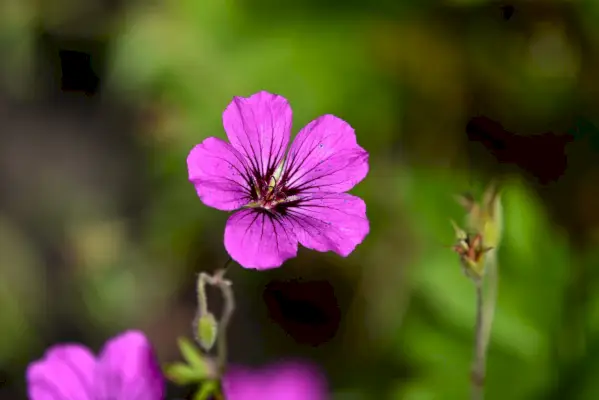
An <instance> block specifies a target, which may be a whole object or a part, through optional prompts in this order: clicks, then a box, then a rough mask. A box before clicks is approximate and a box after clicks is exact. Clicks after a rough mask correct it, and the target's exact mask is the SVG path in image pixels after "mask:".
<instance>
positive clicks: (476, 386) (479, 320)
mask: <svg viewBox="0 0 599 400" xmlns="http://www.w3.org/2000/svg"><path fill="white" fill-rule="evenodd" d="M474 285H475V287H476V322H475V326H474V362H473V364H472V376H471V380H472V400H482V399H484V397H485V393H484V390H485V364H486V349H485V337H484V335H485V333H484V309H483V307H484V299H483V284H482V281H481V280H480V279H477V280H475V281H474Z"/></svg>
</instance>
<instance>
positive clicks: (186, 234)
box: [0, 0, 599, 400]
mask: <svg viewBox="0 0 599 400" xmlns="http://www.w3.org/2000/svg"><path fill="white" fill-rule="evenodd" d="M26 3H27V2H18V1H12V2H10V1H9V2H4V3H2V4H0V43H2V46H1V47H0V49H4V48H6V49H10V51H9V52H8V53H7V55H6V59H5V61H3V62H2V66H0V71H1V73H2V74H1V75H0V78H2V79H0V82H2V84H3V85H8V86H6V87H7V88H8V90H10V91H11V93H13V94H19V93H27V91H26V90H24V89H23V88H27V85H28V84H31V85H34V83H32V82H27V79H25V80H23V75H27V71H28V69H27V66H30V63H29V62H28V60H30V59H32V58H34V52H33V50H32V40H33V35H34V28H33V26H35V23H34V22H32V21H36V19H35V18H33V16H37V17H36V18H37V19H38V20H39V21H41V22H40V23H41V24H46V25H51V26H58V25H60V24H54V25H52V24H51V23H50V22H49V20H48V18H49V17H48V16H47V15H46V16H45V17H44V16H43V14H42V13H41V11H40V10H41V9H37V8H36V7H35V6H31V7H29V6H30V4H29V3H27V5H28V6H27V7H26V6H25V4H26ZM154 3H155V4H153V5H144V6H141V5H130V6H127V7H125V8H124V9H123V10H122V11H121V12H120V13H119V14H118V15H117V16H116V17H114V18H112V19H111V20H110V22H109V23H107V24H106V27H105V28H103V31H102V32H104V33H103V35H105V36H106V37H108V38H109V39H110V42H109V45H110V46H109V49H110V51H109V62H108V75H107V77H106V80H105V81H104V82H103V83H104V85H105V86H104V87H103V92H102V96H103V97H102V99H103V100H104V101H107V102H110V103H113V104H120V105H122V104H126V105H127V106H130V107H132V108H134V109H135V110H136V112H138V113H139V115H141V117H140V118H139V119H138V124H137V125H136V136H135V141H136V144H137V145H138V146H139V147H140V148H141V149H142V151H143V153H144V156H145V158H144V160H143V163H144V165H143V168H141V169H142V170H143V171H145V175H144V176H140V177H139V179H140V180H144V182H145V184H146V185H147V192H146V197H145V199H144V203H143V207H141V208H142V209H141V210H139V211H140V215H141V217H140V218H141V222H140V223H139V224H138V225H137V226H135V228H134V227H133V226H132V225H133V223H132V222H131V221H129V220H128V216H126V215H120V214H119V213H118V212H117V211H115V208H116V207H113V205H112V204H109V205H107V206H106V205H104V204H102V203H101V201H100V200H98V199H97V198H96V197H95V196H93V195H91V194H89V193H91V192H88V191H86V190H87V189H86V187H84V186H82V185H79V186H77V185H73V186H68V185H70V183H68V182H71V181H69V180H68V179H66V178H65V179H63V177H60V179H58V180H57V181H60V182H63V180H64V181H65V182H67V183H64V185H65V186H60V187H64V188H68V190H67V189H65V190H63V192H68V193H73V196H75V195H76V196H78V197H77V199H81V200H77V201H75V200H73V202H74V203H75V205H74V206H73V207H70V206H69V207H65V209H67V211H61V212H60V213H57V214H52V213H53V212H54V211H53V210H56V209H57V208H52V207H53V206H50V205H48V203H49V200H48V198H46V197H44V196H39V197H40V198H36V199H31V198H30V197H28V201H30V202H31V203H28V204H31V207H32V209H36V210H42V211H38V212H40V213H42V214H44V213H45V214H44V215H46V214H47V215H48V218H47V220H44V221H46V222H45V224H46V225H47V226H49V227H50V228H48V229H49V232H55V233H56V236H57V237H60V238H61V239H60V240H61V243H62V244H63V245H64V248H65V249H66V250H65V253H66V254H67V255H66V256H65V258H66V259H68V260H69V262H70V264H69V265H70V266H71V268H70V269H67V270H66V271H64V273H63V274H60V276H59V277H57V276H58V275H57V276H53V275H52V273H51V272H48V271H49V269H48V268H44V267H43V266H42V264H43V263H44V262H43V261H42V260H41V255H40V254H38V253H39V249H37V248H36V247H35V246H34V245H33V244H32V243H30V242H32V241H33V240H32V239H31V238H29V236H28V234H27V233H25V232H20V230H19V227H18V226H17V225H16V224H15V223H13V222H12V221H11V219H10V218H8V217H9V216H6V218H4V216H2V218H0V268H1V279H0V326H1V327H2V328H1V333H2V335H0V336H1V337H0V369H7V368H8V367H7V366H8V365H14V366H23V367H24V365H25V364H26V362H27V361H28V360H30V359H32V358H34V357H38V356H39V355H40V354H41V352H42V350H43V346H44V345H45V344H46V343H45V341H46V338H47V337H48V336H49V337H52V335H49V334H47V332H51V331H52V330H57V329H58V328H57V327H56V326H54V324H55V322H54V321H53V320H51V317H48V315H50V316H56V315H57V313H58V311H56V310H57V309H59V308H60V310H61V311H60V313H64V314H67V315H69V316H70V317H69V319H71V320H72V321H74V322H73V324H74V325H75V326H77V329H79V334H80V336H79V337H80V338H81V339H80V340H87V341H88V342H89V343H91V344H92V345H93V344H94V343H96V344H97V343H101V342H103V341H104V339H105V338H106V337H108V336H110V335H111V334H112V333H114V332H117V331H119V330H121V329H122V328H125V327H134V326H140V327H142V328H143V329H144V330H145V331H147V332H148V334H149V336H150V337H151V338H153V339H154V341H155V343H156V345H157V347H158V350H159V353H160V355H161V356H162V358H163V359H164V360H165V361H169V362H170V361H174V360H175V359H176V358H177V357H178V350H177V343H176V338H177V337H179V336H190V335H192V334H193V332H192V323H191V322H192V319H193V317H194V312H195V302H194V300H195V299H194V297H193V293H194V281H195V277H196V276H195V275H194V274H195V273H197V272H199V271H200V270H210V271H212V270H214V269H216V268H218V267H220V266H221V264H222V262H224V260H225V258H226V256H225V251H224V249H223V246H222V235H223V230H224V223H225V221H226V216H223V215H222V213H220V212H215V211H214V210H212V209H210V208H208V207H205V206H204V205H202V204H201V202H200V201H199V199H198V198H197V197H196V195H195V192H194V190H193V187H192V186H191V185H190V184H189V183H188V182H187V175H186V174H187V171H186V166H185V159H186V156H187V153H188V151H189V150H190V149H191V148H192V146H194V145H195V144H197V143H199V142H200V141H202V140H203V139H204V138H206V137H208V136H218V137H223V138H224V137H225V134H224V132H223V129H222V122H221V114H222V111H223V110H224V108H225V106H226V105H227V104H228V102H229V101H230V100H231V98H232V97H233V96H248V95H250V94H252V93H254V92H257V91H259V90H268V91H270V92H275V93H279V94H281V95H283V96H285V97H286V98H288V99H289V100H290V103H291V105H292V107H293V112H294V123H293V126H294V128H293V130H294V132H297V131H298V130H299V129H300V128H301V127H302V126H304V125H305V124H306V123H308V122H309V121H310V120H311V119H313V118H316V117H318V116H320V115H322V114H325V113H332V114H335V115H337V116H339V117H341V118H343V119H345V120H347V121H348V122H349V123H350V124H351V125H352V126H353V127H354V128H355V130H356V133H357V136H358V141H359V143H360V144H361V145H362V146H363V147H365V148H366V149H367V150H368V151H369V152H370V154H371V155H370V160H371V170H370V173H369V176H368V178H367V179H366V180H365V181H364V182H363V183H361V184H360V185H358V187H356V188H355V189H354V193H356V194H358V195H359V196H361V197H363V198H364V199H365V201H366V203H367V205H368V215H369V217H370V219H371V233H370V235H369V236H368V237H367V239H366V240H365V242H364V243H363V244H362V245H360V246H359V247H358V249H357V250H356V251H355V252H354V253H353V254H352V255H351V256H350V257H348V258H347V259H343V258H340V257H337V256H334V255H330V254H318V253H314V252H308V251H305V252H300V253H299V256H298V258H297V259H295V260H293V261H291V262H289V263H287V264H286V265H285V266H284V267H283V268H281V269H280V270H275V271H268V272H260V273H258V272H255V271H246V270H241V268H239V267H238V266H234V267H231V269H232V271H231V272H230V274H229V275H228V277H229V278H230V279H231V280H232V281H233V285H234V288H235V291H236V296H237V300H238V303H239V305H238V310H237V313H236V314H235V316H234V319H233V322H232V326H231V332H230V335H229V336H230V338H229V339H230V342H231V343H230V347H231V352H230V355H231V358H232V361H233V362H240V363H241V362H243V363H261V362H266V361H269V360H271V359H274V358H277V357H287V356H290V357H291V356H303V357H306V358H311V359H313V360H315V361H316V362H319V363H320V364H321V365H322V366H323V367H324V368H325V369H326V371H327V373H328V375H329V378H330V383H331V388H332V390H333V392H334V396H335V398H338V399H373V398H376V399H408V400H412V399H416V400H419V399H461V398H466V396H468V391H469V371H470V363H471V358H472V348H473V324H474V289H473V287H472V285H471V282H470V281H469V280H468V279H467V278H465V277H464V276H463V274H462V272H461V269H460V266H459V262H458V259H457V256H456V255H455V254H454V253H453V252H452V251H451V250H450V247H451V245H452V244H453V243H452V241H453V239H454V236H453V230H452V227H451V224H450V220H452V219H453V220H455V221H461V220H462V219H463V218H464V212H463V210H462V208H461V207H460V206H459V205H458V204H457V203H456V202H455V201H454V195H455V194H457V193H460V192H462V191H464V190H473V191H474V192H475V193H476V194H478V195H480V193H481V191H482V188H483V187H484V186H485V185H486V184H487V183H488V181H489V180H490V179H491V178H493V177H494V176H492V175H493V173H494V172H496V171H500V172H502V171H503V170H502V166H496V165H492V166H491V167H489V164H493V157H492V155H490V154H489V152H488V150H486V149H485V148H484V147H482V146H476V145H474V146H471V145H468V144H467V139H466V137H465V133H464V129H465V125H466V122H467V120H468V119H469V118H470V117H471V116H474V115H477V114H482V115H488V116H489V117H491V118H495V119H497V120H501V121H502V123H503V124H504V125H505V126H507V127H509V128H510V130H512V131H515V132H520V131H522V132H525V133H531V132H535V133H540V132H544V131H547V130H550V129H552V130H556V128H555V127H556V126H557V127H559V128H558V130H559V129H562V128H563V131H564V132H565V131H566V130H567V129H571V128H572V123H573V120H574V116H583V117H584V120H585V121H593V120H595V121H597V120H598V119H597V118H598V117H599V113H597V112H595V110H597V107H598V106H599V104H598V103H597V99H598V97H597V93H598V91H599V75H597V70H598V69H597V68H598V67H599V65H597V61H596V60H598V59H599V58H598V57H597V56H598V55H599V51H598V49H599V41H597V38H598V37H599V36H598V33H599V32H598V31H597V30H598V28H597V26H598V25H597V21H599V3H598V2H595V1H592V0H588V1H578V2H573V1H557V0H556V1H535V2H516V3H514V6H515V13H514V15H513V17H512V18H510V20H508V21H506V20H505V19H503V18H502V13H501V10H500V8H499V6H498V5H496V4H495V3H494V2H490V1H487V0H476V1H474V0H470V1H468V0H459V1H458V0H452V1H438V2H435V1H421V2H408V1H403V2H397V1H391V0H389V1H381V2H370V3H369V2H357V1H350V2H340V1H339V2H331V3H321V2H316V1H306V2H294V3H293V4H291V3H289V4H288V3H284V2H275V1H271V0H243V1H242V0H235V1H234V0H227V1H217V0H206V1H198V0H170V1H163V2H154ZM53 15H54V14H53ZM56 15H58V14H56ZM53 18H54V17H53ZM56 18H58V17H56ZM39 21H37V22H39ZM106 32H108V33H106ZM11 85H14V87H13V86H11ZM19 85H20V86H19ZM30 92H31V91H30ZM596 136H597V137H599V134H598V135H596ZM588 137H590V138H593V137H595V136H593V134H592V133H591V134H590V136H588ZM584 140H586V139H584ZM584 140H583V139H580V140H578V139H577V141H576V142H575V143H574V144H572V149H573V150H572V153H571V154H578V153H576V152H577V151H579V150H578V149H580V148H582V147H584V149H588V148H589V147H588V145H587V144H585V143H586V142H584ZM576 146H582V147H576ZM71 151H72V153H73V154H76V153H77V152H78V149H76V148H73V149H71ZM539 151H542V150H541V149H540V150H539ZM585 151H586V150H585ZM594 151H595V153H593V152H592V151H591V152H590V153H589V154H591V155H592V154H595V156H596V151H597V150H596V149H595V150H594ZM572 158H574V157H572ZM577 159H579V160H583V158H578V157H577ZM489 160H491V161H489ZM588 161H589V162H588V166H587V164H585V163H584V162H582V161H581V162H580V163H579V164H577V165H578V166H580V167H581V169H580V170H577V171H567V174H570V175H568V176H574V178H567V182H574V185H575V186H573V187H574V189H572V190H571V191H570V188H569V187H568V188H564V189H560V188H561V186H559V183H556V184H552V185H554V186H550V187H549V189H548V190H545V188H543V187H540V186H539V185H537V184H535V182H533V181H532V180H531V179H529V178H528V176H527V175H526V173H513V172H514V171H515V170H510V172H512V173H511V174H509V176H508V177H507V178H506V179H505V183H504V189H503V196H502V199H503V216H504V221H503V222H504V230H503V239H502V246H501V247H500V250H499V274H500V283H499V300H498V308H497V311H496V313H495V324H494V329H493V336H492V341H491V345H490V349H489V357H488V368H487V370H488V377H487V391H488V398H489V399H491V400H492V399H530V398H543V399H552V398H556V399H557V398H559V399H562V398H580V399H594V398H597V396H599V384H597V383H596V380H595V379H594V378H595V376H596V375H597V374H598V373H599V361H598V360H599V357H597V355H598V354H599V295H598V293H599V273H598V272H596V271H595V270H596V269H597V267H598V266H599V250H598V249H597V234H596V232H599V218H596V216H597V212H596V211H595V210H594V208H593V207H594V206H593V205H594V204H596V199H597V197H595V196H597V195H599V193H598V192H597V191H596V190H595V189H593V187H596V186H597V185H596V180H594V179H593V176H599V175H597V169H596V167H594V166H593V165H594V164H593V162H592V158H589V159H588ZM516 172H521V171H516ZM594 174H595V175H594ZM589 181H590V182H589ZM593 183H595V185H593ZM555 187H556V188H558V189H554V190H552V188H555ZM561 192H563V193H565V196H567V197H569V198H570V202H569V203H563V202H561V201H562V200H560V199H561V197H560V196H562V193H561ZM44 193H45V192H44ZM117 195H118V193H112V192H110V193H108V194H107V195H106V196H107V198H108V199H112V198H113V197H115V198H116V196H117ZM86 196H87V197H86ZM84 199H85V200H84ZM589 199H590V200H589ZM109 203H110V202H109ZM554 204H562V205H563V204H569V205H570V206H571V209H569V210H566V212H565V213H566V214H567V215H568V216H570V215H572V217H571V218H572V219H575V218H579V217H576V216H577V215H578V216H580V215H584V216H585V217H584V218H583V222H582V223H581V224H583V225H584V227H585V229H587V230H588V232H595V234H594V236H593V235H590V237H583V238H581V237H580V236H576V235H573V233H576V232H572V231H571V230H570V231H569V230H568V229H566V228H567V227H565V226H562V224H560V223H558V220H557V218H556V217H555V215H554V212H553V211H552V210H553V209H552V205H554ZM589 204H590V205H591V206H589ZM44 207H45V208H44ZM583 213H584V214H583ZM574 237H576V239H574ZM59 278H60V282H61V284H60V285H59V289H60V290H59V291H58V292H57V291H56V290H54V291H53V292H52V293H53V295H54V296H56V295H57V293H59V298H57V299H49V298H48V296H47V295H46V294H45V293H46V289H47V287H48V285H49V284H48V282H51V281H52V280H53V279H56V280H58V279H59ZM296 278H301V279H299V280H300V281H302V280H305V281H310V280H326V281H328V282H330V285H332V287H333V288H334V292H335V295H336V297H337V300H338V302H339V307H340V308H341V317H340V318H341V321H340V322H339V327H338V328H336V329H337V330H336V332H335V335H334V336H335V337H334V338H333V339H331V340H330V341H327V342H326V343H320V345H319V346H317V347H316V348H313V347H312V346H309V345H306V344H303V342H301V341H299V340H294V339H296V338H297V337H296V336H294V334H297V332H294V333H290V331H293V330H294V328H293V327H294V326H295V327H296V328H295V330H296V331H302V329H304V328H305V325H302V322H301V321H300V322H297V321H294V322H293V323H292V324H291V325H285V324H282V323H280V321H278V322H277V323H275V322H273V321H275V320H277V317H276V315H278V314H277V312H279V311H280V310H279V311H276V310H275V311H273V306H272V304H270V303H269V300H268V299H269V297H268V296H267V294H265V293H266V292H268V289H265V287H266V285H267V284H268V283H269V282H270V281H273V280H274V281H278V280H293V279H296ZM55 289H56V288H55ZM307 296H308V297H309V296H310V294H309V293H308V294H307ZM314 296H316V295H314ZM319 301H321V300H320V299H319V298H318V299H316V300H315V302H316V303H318V302H319ZM323 302H324V300H323ZM274 307H275V308H276V307H277V306H274ZM279 313H280V312H279ZM306 318H308V319H309V317H306ZM299 319H301V318H299ZM293 324H295V325H293ZM290 326H291V327H290ZM297 326H299V328H297ZM308 331H309V330H308ZM309 332H311V331H309ZM182 346H183V347H185V346H186V345H182ZM188 350H189V349H188ZM190 354H191V353H189V354H188V357H187V358H188V359H187V360H186V361H187V363H188V364H190V365H191V364H193V363H194V362H196V363H198V362H199V363H200V364H197V365H195V367H194V368H195V369H193V368H191V367H188V366H187V365H184V364H182V363H178V364H173V365H171V367H170V369H168V370H167V371H168V374H169V375H170V376H172V377H174V379H175V380H178V381H179V382H181V383H188V382H193V381H196V380H197V379H199V378H198V377H199V375H198V374H199V373H198V368H201V361H198V360H197V359H194V358H193V357H195V355H191V356H190ZM194 360H195V361H194ZM10 371H11V373H12V374H13V375H12V376H11V377H12V378H14V379H18V378H19V377H20V376H22V370H13V369H11V370H10ZM16 385H17V384H15V386H16ZM0 387H1V386H0Z"/></svg>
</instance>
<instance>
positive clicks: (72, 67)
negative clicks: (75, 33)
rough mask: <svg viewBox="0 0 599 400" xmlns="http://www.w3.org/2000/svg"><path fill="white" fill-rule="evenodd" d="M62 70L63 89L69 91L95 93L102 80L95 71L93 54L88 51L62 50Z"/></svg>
mask: <svg viewBox="0 0 599 400" xmlns="http://www.w3.org/2000/svg"><path fill="white" fill-rule="evenodd" d="M60 66H61V71H62V77H61V89H62V90H63V91H67V92H83V93H85V94H87V95H93V94H95V93H96V92H97V90H98V84H99V82H100V80H99V78H98V76H97V75H96V73H95V72H94V70H93V68H92V63H91V56H90V55H89V54H87V53H84V52H80V51H72V50H61V51H60Z"/></svg>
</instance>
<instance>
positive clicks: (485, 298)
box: [472, 250, 498, 400]
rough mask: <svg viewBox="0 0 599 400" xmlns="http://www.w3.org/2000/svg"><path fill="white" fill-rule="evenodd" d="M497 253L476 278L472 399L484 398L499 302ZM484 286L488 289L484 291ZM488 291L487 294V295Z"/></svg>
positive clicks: (491, 255)
mask: <svg viewBox="0 0 599 400" xmlns="http://www.w3.org/2000/svg"><path fill="white" fill-rule="evenodd" d="M496 257H497V253H496V251H495V250H492V251H490V252H489V253H488V254H487V257H486V259H485V264H486V265H485V275H484V277H483V278H481V279H476V280H474V285H475V288H476V323H475V340H474V363H473V366H472V400H482V399H484V387H485V370H486V363H487V350H488V348H489V342H490V339H491V328H492V325H493V318H494V316H495V305H496V304H497V285H498V279H497V278H498V274H497V258H496ZM483 286H484V287H485V288H486V291H483ZM485 292H486V295H485Z"/></svg>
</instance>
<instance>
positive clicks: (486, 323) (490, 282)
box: [483, 249, 499, 353]
mask: <svg viewBox="0 0 599 400" xmlns="http://www.w3.org/2000/svg"><path fill="white" fill-rule="evenodd" d="M486 263H487V266H486V273H485V282H486V286H485V288H486V296H485V302H484V314H483V315H484V317H483V344H484V350H485V353H486V352H487V348H488V347H489V342H490V340H491V328H492V327H493V318H494V317H495V306H496V304H497V286H498V284H499V275H498V273H497V250H495V249H493V250H491V251H490V252H489V253H487V257H486Z"/></svg>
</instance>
